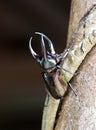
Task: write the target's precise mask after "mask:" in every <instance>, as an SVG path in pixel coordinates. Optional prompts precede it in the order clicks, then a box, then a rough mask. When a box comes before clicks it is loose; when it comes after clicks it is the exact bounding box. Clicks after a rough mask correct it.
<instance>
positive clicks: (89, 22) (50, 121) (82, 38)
mask: <svg viewBox="0 0 96 130" xmlns="http://www.w3.org/2000/svg"><path fill="white" fill-rule="evenodd" d="M85 25H86V26H85ZM72 44H73V47H72V48H71V50H70V51H69V54H68V55H67V57H66V59H65V60H64V63H63V65H62V67H64V69H66V70H68V71H70V72H71V73H72V74H70V73H68V72H65V71H64V74H63V76H65V77H66V80H67V82H69V81H70V79H71V78H72V77H73V75H74V73H75V71H76V70H77V69H78V67H79V66H80V64H81V63H82V61H83V60H84V58H85V56H86V55H87V54H88V52H89V51H90V50H91V49H92V48H93V47H94V46H95V44H96V6H94V8H93V9H92V10H91V11H90V13H89V14H88V16H87V17H86V20H85V21H84V22H81V24H80V26H79V28H78V29H77V31H76V36H75V37H74V40H72ZM81 47H82V49H83V51H81ZM61 78H62V74H61ZM59 101H60V100H55V99H53V98H51V97H49V99H48V101H47V103H46V105H45V107H44V112H43V121H42V130H53V126H54V122H55V116H56V113H55V112H56V111H57V108H58V104H59ZM51 103H52V104H51ZM53 104H55V105H53ZM51 106H52V107H51ZM53 106H54V107H53ZM49 108H50V109H49ZM51 108H52V109H51ZM66 109H67V107H66ZM69 117H70V116H69ZM60 121H61V120H60ZM58 122H59V121H58ZM59 124H60V122H59ZM62 124H63V123H62ZM62 124H61V125H62ZM58 126H59V127H58ZM60 128H61V127H60V125H58V124H57V126H56V130H60ZM62 128H63V127H62ZM66 129H67V128H66ZM61 130H64V129H61ZM68 130H71V129H70V128H69V129H68ZM74 130H75V129H74Z"/></svg>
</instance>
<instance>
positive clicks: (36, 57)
mask: <svg viewBox="0 0 96 130" xmlns="http://www.w3.org/2000/svg"><path fill="white" fill-rule="evenodd" d="M31 41H32V37H31V38H30V40H29V49H30V52H31V54H32V56H33V57H34V59H36V60H37V61H38V62H40V56H39V55H38V54H37V53H36V52H35V51H34V50H33V48H32V45H31Z"/></svg>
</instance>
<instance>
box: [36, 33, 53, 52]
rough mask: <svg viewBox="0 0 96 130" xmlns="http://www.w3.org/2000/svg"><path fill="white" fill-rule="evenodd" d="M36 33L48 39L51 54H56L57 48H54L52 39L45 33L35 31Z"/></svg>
mask: <svg viewBox="0 0 96 130" xmlns="http://www.w3.org/2000/svg"><path fill="white" fill-rule="evenodd" d="M35 34H39V35H41V36H42V37H44V38H45V39H46V40H47V41H48V45H49V48H50V52H51V54H55V50H54V47H53V43H52V41H51V40H50V39H49V38H48V37H47V36H46V35H44V34H43V33H40V32H35Z"/></svg>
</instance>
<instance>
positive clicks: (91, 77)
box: [55, 0, 96, 130]
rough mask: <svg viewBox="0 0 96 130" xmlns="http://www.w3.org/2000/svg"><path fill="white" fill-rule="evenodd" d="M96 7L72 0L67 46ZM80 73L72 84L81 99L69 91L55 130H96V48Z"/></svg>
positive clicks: (85, 0)
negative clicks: (84, 18)
mask: <svg viewBox="0 0 96 130" xmlns="http://www.w3.org/2000/svg"><path fill="white" fill-rule="evenodd" d="M94 4H96V2H94V0H72V4H71V13H70V22H69V33H68V43H69V41H70V39H71V36H72V33H73V32H74V30H75V29H76V27H77V23H78V22H79V20H80V19H81V18H82V17H83V16H84V14H85V13H86V12H87V11H88V10H89V9H90V8H91V7H92V6H93V5H94ZM95 20H96V19H95ZM95 29H96V27H95ZM95 31H96V30H95ZM77 73H78V74H77V75H76V76H74V78H73V79H72V82H71V84H72V86H73V87H74V89H75V92H76V93H77V95H78V97H76V96H75V95H74V93H73V92H72V91H69V94H68V95H67V96H66V97H65V98H64V100H63V104H62V107H61V112H60V114H59V115H60V116H59V119H58V121H57V124H56V127H55V130H95V129H96V47H94V48H93V49H92V50H91V51H90V53H88V54H87V56H86V58H85V59H84V61H83V62H82V64H81V65H80V67H79V69H78V71H77Z"/></svg>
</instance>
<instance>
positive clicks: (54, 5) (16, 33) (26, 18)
mask: <svg viewBox="0 0 96 130" xmlns="http://www.w3.org/2000/svg"><path fill="white" fill-rule="evenodd" d="M69 11H70V0H65V1H64V0H59V1H58V0H57V1H56V0H8V1H7V0H1V1H0V130H8V129H10V130H19V129H20V130H33V129H34V130H40V127H41V118H42V111H43V105H44V100H45V95H46V92H45V89H44V82H43V79H42V77H41V71H42V70H41V69H40V67H39V65H38V64H37V63H36V62H35V61H34V59H33V58H32V56H31V54H30V51H29V48H28V42H29V39H30V37H31V36H33V35H34V32H35V31H40V32H43V33H44V34H46V35H47V36H48V37H49V38H50V39H51V40H52V41H53V43H54V46H55V50H56V51H57V52H58V53H60V52H62V51H63V49H64V47H65V45H66V35H67V28H68V18H69Z"/></svg>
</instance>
